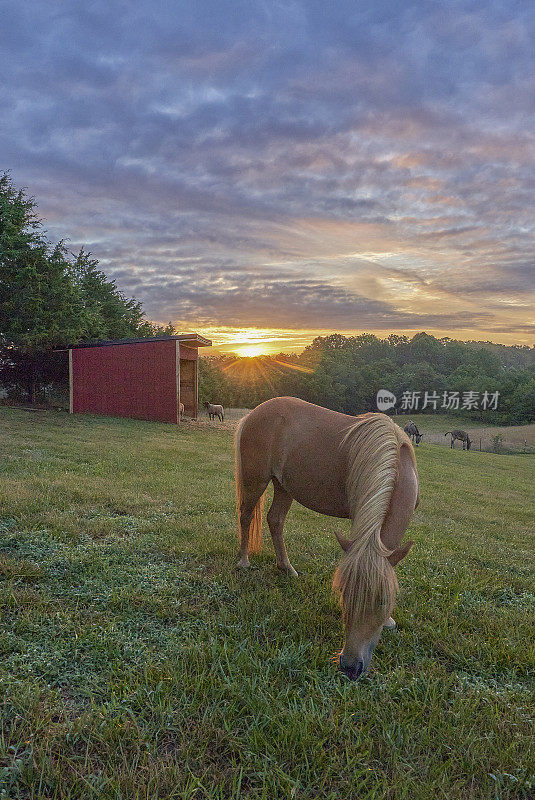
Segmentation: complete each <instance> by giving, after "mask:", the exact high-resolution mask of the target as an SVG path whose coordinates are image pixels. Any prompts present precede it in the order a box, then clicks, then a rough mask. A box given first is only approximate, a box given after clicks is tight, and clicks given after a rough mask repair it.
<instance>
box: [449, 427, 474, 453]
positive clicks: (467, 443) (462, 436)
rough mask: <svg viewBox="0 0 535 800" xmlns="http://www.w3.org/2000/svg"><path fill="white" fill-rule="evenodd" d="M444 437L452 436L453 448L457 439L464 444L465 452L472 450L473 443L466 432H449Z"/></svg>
mask: <svg viewBox="0 0 535 800" xmlns="http://www.w3.org/2000/svg"><path fill="white" fill-rule="evenodd" d="M444 436H451V447H453V443H454V441H455V439H459V441H461V442H462V443H463V450H470V448H471V446H472V441H471V439H470V437H469V436H468V434H467V432H466V431H459V430H456V431H448V432H447V433H445V434H444Z"/></svg>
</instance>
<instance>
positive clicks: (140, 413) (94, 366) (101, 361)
mask: <svg viewBox="0 0 535 800" xmlns="http://www.w3.org/2000/svg"><path fill="white" fill-rule="evenodd" d="M176 362H177V359H176V344H175V341H169V342H147V343H138V344H122V345H111V346H107V347H88V348H74V349H73V350H72V410H73V412H74V413H75V414H80V413H91V414H106V415H108V416H113V417H132V418H134V419H147V420H154V421H159V422H175V423H176V422H177V421H178V397H177V374H176V370H177V363H176Z"/></svg>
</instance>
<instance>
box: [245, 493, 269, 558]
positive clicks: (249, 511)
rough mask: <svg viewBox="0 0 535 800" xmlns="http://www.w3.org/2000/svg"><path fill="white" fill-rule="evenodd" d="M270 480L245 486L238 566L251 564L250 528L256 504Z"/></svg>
mask: <svg viewBox="0 0 535 800" xmlns="http://www.w3.org/2000/svg"><path fill="white" fill-rule="evenodd" d="M267 484H268V482H267V481H266V482H265V483H262V484H260V483H255V484H253V485H251V486H244V487H243V494H242V498H241V503H240V560H239V561H238V567H248V566H250V564H249V528H250V526H251V520H252V518H253V512H254V510H255V507H256V504H257V503H258V501H259V500H260V498H261V497H262V495H263V494H264V492H265V491H266V487H267Z"/></svg>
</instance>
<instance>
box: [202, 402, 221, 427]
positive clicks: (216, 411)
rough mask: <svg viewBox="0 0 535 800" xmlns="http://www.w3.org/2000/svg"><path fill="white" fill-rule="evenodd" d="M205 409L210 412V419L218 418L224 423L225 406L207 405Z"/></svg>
mask: <svg viewBox="0 0 535 800" xmlns="http://www.w3.org/2000/svg"><path fill="white" fill-rule="evenodd" d="M204 407H205V409H206V410H207V411H208V416H209V417H210V419H214V418H215V417H217V418H218V419H219V421H220V422H223V419H224V414H223V406H214V405H213V404H212V403H205V404H204Z"/></svg>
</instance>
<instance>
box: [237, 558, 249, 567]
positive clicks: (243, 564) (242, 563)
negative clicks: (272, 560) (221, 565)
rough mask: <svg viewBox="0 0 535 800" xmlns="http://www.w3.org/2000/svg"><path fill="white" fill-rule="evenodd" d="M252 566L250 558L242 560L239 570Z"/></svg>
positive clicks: (239, 563) (239, 562)
mask: <svg viewBox="0 0 535 800" xmlns="http://www.w3.org/2000/svg"><path fill="white" fill-rule="evenodd" d="M250 566H251V562H250V561H249V559H248V558H240V560H239V561H238V569H247V567H250Z"/></svg>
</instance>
